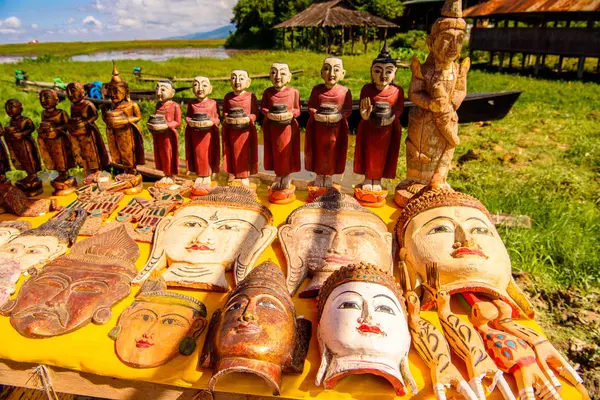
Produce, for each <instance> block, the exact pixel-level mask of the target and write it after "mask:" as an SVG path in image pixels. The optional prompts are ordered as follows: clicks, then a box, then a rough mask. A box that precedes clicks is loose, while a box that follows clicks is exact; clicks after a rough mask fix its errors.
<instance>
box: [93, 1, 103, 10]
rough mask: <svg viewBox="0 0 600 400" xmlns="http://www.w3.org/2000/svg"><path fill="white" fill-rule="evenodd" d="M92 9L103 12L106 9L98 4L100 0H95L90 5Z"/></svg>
mask: <svg viewBox="0 0 600 400" xmlns="http://www.w3.org/2000/svg"><path fill="white" fill-rule="evenodd" d="M92 8H94V9H95V10H98V11H103V10H104V9H106V7H105V6H104V5H103V4H102V3H101V2H100V0H96V1H95V2H94V4H93V5H92Z"/></svg>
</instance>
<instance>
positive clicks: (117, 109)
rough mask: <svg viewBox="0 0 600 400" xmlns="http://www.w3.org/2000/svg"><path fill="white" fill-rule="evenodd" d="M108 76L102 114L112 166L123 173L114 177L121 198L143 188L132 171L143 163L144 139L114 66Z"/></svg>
mask: <svg viewBox="0 0 600 400" xmlns="http://www.w3.org/2000/svg"><path fill="white" fill-rule="evenodd" d="M112 75H113V76H112V79H111V81H110V83H109V84H108V88H107V91H108V96H109V98H110V100H111V101H112V105H111V106H110V108H108V109H103V110H102V119H103V120H104V122H106V137H107V139H108V149H109V150H110V156H111V158H112V161H113V163H115V164H117V165H120V166H122V167H123V168H124V169H125V173H122V174H120V175H117V176H116V180H117V181H118V185H119V186H118V187H119V188H120V190H121V191H123V192H124V193H125V194H137V193H140V192H141V191H142V189H143V184H142V176H141V175H140V174H139V173H138V172H137V171H136V169H135V167H136V166H138V165H143V164H144V162H145V160H144V139H143V137H142V133H141V131H140V127H139V126H138V125H137V122H138V121H139V120H140V119H142V113H141V111H140V107H139V106H138V104H137V103H135V102H133V101H131V99H130V98H129V85H127V82H125V81H124V80H122V79H121V76H120V75H119V71H118V70H117V66H116V65H114V64H113V73H112Z"/></svg>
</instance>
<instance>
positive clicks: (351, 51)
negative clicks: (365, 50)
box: [348, 25, 354, 54]
mask: <svg viewBox="0 0 600 400" xmlns="http://www.w3.org/2000/svg"><path fill="white" fill-rule="evenodd" d="M348 29H349V32H350V43H351V44H350V53H351V54H354V33H353V32H352V25H350V27H348Z"/></svg>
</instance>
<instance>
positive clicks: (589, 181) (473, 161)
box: [0, 51, 600, 289]
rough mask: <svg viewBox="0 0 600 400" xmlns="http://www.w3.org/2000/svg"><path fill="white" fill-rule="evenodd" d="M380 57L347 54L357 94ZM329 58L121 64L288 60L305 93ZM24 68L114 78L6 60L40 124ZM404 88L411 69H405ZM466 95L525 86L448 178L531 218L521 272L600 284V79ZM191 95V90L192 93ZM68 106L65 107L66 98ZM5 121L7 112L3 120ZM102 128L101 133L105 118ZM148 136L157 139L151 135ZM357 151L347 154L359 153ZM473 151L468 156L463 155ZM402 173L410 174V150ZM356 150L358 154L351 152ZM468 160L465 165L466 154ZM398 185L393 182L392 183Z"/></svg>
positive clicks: (149, 107)
mask: <svg viewBox="0 0 600 400" xmlns="http://www.w3.org/2000/svg"><path fill="white" fill-rule="evenodd" d="M373 55H374V53H373V54H367V56H348V57H345V58H344V62H345V67H346V70H347V73H346V79H345V80H344V84H345V85H347V86H349V87H350V89H351V90H352V93H353V95H354V97H355V98H356V97H357V96H358V94H359V92H360V88H361V87H362V85H363V84H365V83H366V82H368V80H369V67H370V64H371V59H372V57H373ZM322 59H323V55H318V54H313V53H308V52H296V53H284V52H277V51H273V52H267V51H265V52H254V53H237V54H235V55H234V56H233V57H232V58H231V59H228V60H214V59H200V60H193V59H176V60H169V61H166V62H161V63H155V62H148V61H143V62H140V61H122V62H119V64H118V67H119V69H120V71H122V74H123V78H124V79H126V80H128V81H129V83H130V86H131V87H132V88H151V87H152V84H151V83H140V82H136V81H135V80H134V79H133V76H132V75H131V73H130V72H131V71H132V69H133V67H134V66H143V68H144V70H145V71H146V72H148V73H154V74H159V75H160V74H166V75H176V76H181V77H184V76H187V77H192V76H196V75H206V76H227V75H228V74H229V72H230V71H231V69H233V68H245V69H247V70H248V71H249V72H250V73H251V74H254V73H266V72H267V71H268V68H269V66H270V64H271V63H272V62H274V61H280V60H284V61H287V62H288V63H289V64H290V67H291V68H292V69H299V68H303V69H304V70H305V71H306V72H305V73H304V74H303V75H300V76H298V77H297V78H295V79H294V80H293V81H292V85H293V86H295V87H297V88H298V89H299V90H300V95H301V98H303V99H306V98H308V96H309V94H310V90H311V88H312V87H313V86H314V85H315V84H318V83H320V82H321V80H320V76H319V69H320V65H321V61H322ZM15 69H25V70H26V71H27V72H28V74H29V77H30V79H33V80H40V81H44V80H45V81H49V80H51V79H52V78H54V77H60V78H61V79H62V80H63V81H65V82H69V81H72V80H78V81H81V82H88V81H93V80H98V79H100V80H103V81H108V80H109V78H110V73H111V64H110V63H108V62H97V63H73V62H47V63H31V62H30V63H21V64H12V65H6V64H5V65H0V74H1V76H2V78H1V79H2V82H1V83H0V89H1V90H0V93H1V94H0V102H2V104H3V103H4V102H5V101H6V100H7V99H8V98H11V97H17V98H19V99H21V101H22V102H23V104H24V106H25V114H26V115H28V116H30V117H32V118H33V120H34V122H35V123H36V124H38V123H39V121H40V113H41V110H42V109H41V107H40V105H39V102H38V100H37V96H36V94H34V93H24V92H22V91H21V90H19V89H18V88H17V87H16V86H15V85H14V84H13V83H11V81H12V79H13V76H14V70H15ZM397 81H398V84H399V85H401V86H402V87H403V88H405V90H406V89H407V87H408V83H409V81H410V72H409V71H408V70H399V71H398V75H397ZM269 85H270V83H269V81H268V80H264V79H261V80H258V79H257V80H254V81H253V82H252V87H251V90H252V91H253V92H255V93H257V95H258V97H259V98H260V96H261V94H262V91H263V90H264V89H266V88H267V87H268V86H269ZM468 86H469V92H483V91H496V90H509V89H521V90H524V91H525V93H523V95H522V96H521V98H520V99H519V101H518V102H517V103H516V105H515V106H514V108H513V110H512V111H511V113H510V114H509V115H508V116H507V117H506V118H505V119H504V120H502V121H495V122H492V123H485V124H468V125H461V128H460V135H461V144H460V145H459V146H458V148H457V150H456V155H455V159H456V160H460V161H457V164H456V167H455V168H454V169H453V170H452V171H451V173H450V177H449V181H450V183H451V184H452V186H453V187H455V188H456V189H459V190H461V191H465V192H467V193H470V194H473V195H475V196H476V197H478V198H479V199H481V200H482V201H483V203H484V204H485V205H486V206H487V207H488V208H489V209H490V211H492V212H505V213H506V212H507V213H515V214H524V215H529V216H530V217H531V219H532V222H533V227H532V229H530V230H520V229H506V228H502V229H501V235H502V237H503V239H504V240H505V243H506V245H507V247H508V249H509V250H510V255H511V258H512V260H513V265H514V269H515V270H517V271H526V272H530V273H532V274H533V275H534V276H535V277H538V278H540V282H543V284H544V286H545V287H557V286H558V285H574V286H576V287H579V288H582V289H586V288H591V287H594V286H596V287H597V286H598V284H599V283H600V207H599V206H600V128H599V126H600V85H598V84H594V83H582V82H564V81H544V80H536V79H532V78H528V77H522V76H511V75H503V74H490V73H485V72H481V71H471V72H470V74H469V82H468ZM229 90H230V88H229V86H228V83H227V82H215V84H214V91H213V97H216V98H222V97H223V96H224V95H225V93H227V92H228V91H229ZM184 95H185V96H191V95H192V94H191V91H185V92H184ZM141 106H142V111H143V113H144V119H145V118H147V116H148V115H149V114H151V113H152V112H153V109H154V104H153V103H152V102H142V103H141ZM61 107H62V108H64V109H67V110H68V107H69V104H68V103H67V102H63V103H61ZM7 121H8V118H7V117H6V115H5V114H4V113H1V114H0V122H2V123H3V124H6V123H7ZM99 125H101V130H103V128H104V127H103V126H102V123H101V122H100V123H99ZM145 135H146V142H147V144H148V145H149V143H150V136H149V133H148V132H147V131H146V132H145ZM352 152H353V151H352V149H351V151H350V153H352ZM467 153H469V155H470V156H471V157H464V158H461V156H463V155H465V154H467ZM401 154H402V156H401V160H400V162H399V165H400V167H399V170H398V176H399V177H403V176H404V172H405V160H404V155H403V154H404V146H403V148H402V150H401ZM350 156H351V154H350ZM465 159H470V160H469V161H466V162H463V161H462V160H465ZM393 185H394V182H388V186H393Z"/></svg>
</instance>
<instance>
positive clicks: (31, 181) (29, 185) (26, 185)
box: [15, 176, 44, 197]
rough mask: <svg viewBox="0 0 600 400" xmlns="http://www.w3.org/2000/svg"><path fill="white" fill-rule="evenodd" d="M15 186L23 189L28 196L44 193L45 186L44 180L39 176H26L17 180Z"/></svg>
mask: <svg viewBox="0 0 600 400" xmlns="http://www.w3.org/2000/svg"><path fill="white" fill-rule="evenodd" d="M15 186H16V187H17V188H18V189H21V190H22V191H23V192H24V193H25V194H26V195H27V197H36V196H39V195H40V194H42V192H43V191H44V188H43V186H42V180H41V179H40V178H38V177H37V176H36V177H34V178H29V177H27V178H24V179H21V180H18V181H16V182H15Z"/></svg>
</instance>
